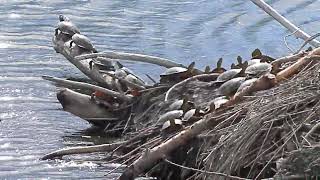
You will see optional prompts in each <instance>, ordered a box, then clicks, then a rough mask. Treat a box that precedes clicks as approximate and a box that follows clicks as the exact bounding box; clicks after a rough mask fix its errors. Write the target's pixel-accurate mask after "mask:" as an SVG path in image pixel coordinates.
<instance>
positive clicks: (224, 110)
mask: <svg viewBox="0 0 320 180" xmlns="http://www.w3.org/2000/svg"><path fill="white" fill-rule="evenodd" d="M59 19H60V22H58V24H57V28H56V31H55V35H54V36H53V39H52V41H53V44H54V49H55V51H56V52H57V53H60V54H62V55H63V56H64V57H65V58H66V59H67V60H68V61H70V62H71V63H72V64H74V65H75V66H76V67H77V68H78V69H79V70H80V71H82V72H83V73H84V74H85V75H86V76H88V77H89V78H90V81H89V82H77V81H74V80H65V79H60V78H55V77H49V76H43V78H44V79H46V80H49V81H52V82H54V83H56V84H57V85H58V86H59V88H60V90H59V91H58V93H57V98H58V100H59V102H60V103H61V105H62V106H63V109H64V110H65V111H68V112H70V113H72V114H74V115H76V116H79V117H81V118H82V119H84V120H87V121H88V122H89V123H91V124H92V125H93V126H98V127H100V128H102V129H104V133H105V134H107V135H108V136H112V137H114V138H115V141H114V142H113V143H110V144H102V145H97V146H85V147H73V148H68V149H62V150H57V151H54V152H52V153H49V154H47V155H45V156H43V157H42V159H43V160H46V159H53V158H62V156H65V155H71V154H81V153H93V152H105V154H106V161H108V162H110V163H119V164H122V165H123V167H124V169H123V171H122V172H123V173H122V175H121V176H120V177H119V179H134V178H136V177H139V176H145V177H156V178H158V179H264V178H275V179H301V178H302V179H304V178H307V177H315V176H317V175H318V174H319V173H320V161H319V155H320V154H319V152H320V151H319V150H320V146H319V141H320V120H319V113H320V111H319V108H320V101H319V100H320V81H319V78H320V74H319V72H320V64H319V63H318V61H319V60H320V49H319V48H315V49H311V48H309V49H308V50H305V51H302V50H299V51H297V52H296V53H294V54H293V55H288V56H286V57H281V58H272V57H269V56H267V55H265V54H263V53H262V52H261V51H260V50H259V49H256V50H254V51H253V52H252V59H249V60H243V59H242V58H241V57H240V56H239V57H238V58H237V60H236V61H235V62H234V63H233V64H232V66H231V68H229V67H222V64H223V63H222V59H219V60H218V61H217V64H216V65H215V66H214V67H209V66H208V67H206V69H205V70H200V69H197V68H196V64H195V63H191V64H190V65H183V64H178V63H175V62H173V61H170V60H167V59H163V58H159V57H153V56H147V55H141V54H130V53H119V52H99V51H98V50H96V49H95V47H94V45H92V44H91V42H90V40H89V38H87V37H86V36H85V35H83V34H81V33H80V30H79V29H78V27H77V26H76V25H75V24H73V23H72V22H71V21H70V20H69V19H68V18H67V17H65V16H63V15H60V17H59ZM248 51H249V50H248ZM122 60H130V61H141V62H147V63H153V64H155V65H160V66H163V67H166V68H168V69H167V71H166V72H164V73H163V74H161V75H160V82H157V81H155V80H153V79H152V77H149V78H150V79H151V80H152V81H153V82H154V83H153V84H146V83H145V82H144V81H143V80H142V78H140V77H138V76H136V75H135V74H134V73H133V72H132V71H130V70H129V69H128V68H126V67H124V66H123V65H122V64H121V61H122ZM227 69H228V70H227ZM61 87H65V88H62V89H61ZM67 88H69V89H67ZM121 168H122V167H121ZM115 170H116V169H115Z"/></svg>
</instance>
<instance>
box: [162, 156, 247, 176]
mask: <svg viewBox="0 0 320 180" xmlns="http://www.w3.org/2000/svg"><path fill="white" fill-rule="evenodd" d="M163 160H164V161H165V162H167V163H169V164H171V165H174V166H177V167H180V168H183V169H187V170H191V171H196V172H200V173H205V174H211V175H217V176H222V177H226V178H230V179H237V180H248V179H247V178H241V177H237V176H231V175H228V174H224V173H219V172H212V171H205V170H201V169H195V168H192V167H186V166H183V165H180V164H177V163H174V162H172V161H169V160H168V159H163Z"/></svg>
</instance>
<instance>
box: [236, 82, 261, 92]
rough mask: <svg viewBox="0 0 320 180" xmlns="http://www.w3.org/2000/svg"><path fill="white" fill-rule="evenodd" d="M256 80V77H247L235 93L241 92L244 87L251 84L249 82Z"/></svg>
mask: <svg viewBox="0 0 320 180" xmlns="http://www.w3.org/2000/svg"><path fill="white" fill-rule="evenodd" d="M257 80H258V78H252V79H248V80H246V81H244V82H243V83H242V84H241V85H240V86H239V88H238V90H237V93H238V92H241V91H242V90H243V89H245V88H246V87H249V86H251V84H253V83H254V82H256V81H257Z"/></svg>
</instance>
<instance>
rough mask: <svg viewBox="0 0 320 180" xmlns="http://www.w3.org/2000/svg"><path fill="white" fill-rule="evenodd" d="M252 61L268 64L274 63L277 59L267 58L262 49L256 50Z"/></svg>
mask: <svg viewBox="0 0 320 180" xmlns="http://www.w3.org/2000/svg"><path fill="white" fill-rule="evenodd" d="M251 56H252V59H261V62H267V63H271V62H272V61H274V60H275V59H274V58H272V57H270V56H267V55H263V54H262V52H261V51H260V49H255V50H254V51H253V52H252V54H251Z"/></svg>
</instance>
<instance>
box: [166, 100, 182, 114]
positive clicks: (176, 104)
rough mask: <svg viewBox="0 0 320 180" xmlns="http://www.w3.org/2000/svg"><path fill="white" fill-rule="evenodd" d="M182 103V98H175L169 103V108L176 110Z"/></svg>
mask: <svg viewBox="0 0 320 180" xmlns="http://www.w3.org/2000/svg"><path fill="white" fill-rule="evenodd" d="M182 105H183V99H180V100H177V101H175V102H173V103H172V104H170V105H169V110H170V111H172V110H178V109H180V108H181V106H182Z"/></svg>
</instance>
